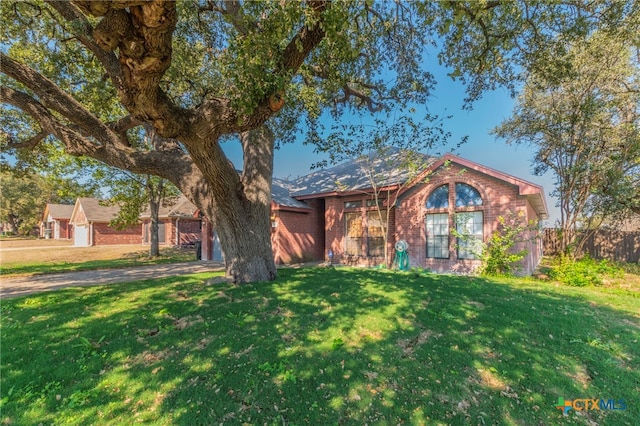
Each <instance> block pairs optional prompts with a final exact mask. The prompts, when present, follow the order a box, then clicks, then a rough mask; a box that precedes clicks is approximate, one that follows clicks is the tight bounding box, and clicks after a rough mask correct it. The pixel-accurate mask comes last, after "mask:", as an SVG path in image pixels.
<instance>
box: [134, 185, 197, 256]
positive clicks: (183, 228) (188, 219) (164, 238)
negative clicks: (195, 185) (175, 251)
mask: <svg viewBox="0 0 640 426" xmlns="http://www.w3.org/2000/svg"><path fill="white" fill-rule="evenodd" d="M197 211H198V208H197V207H196V206H195V205H194V204H193V203H192V202H191V201H189V200H188V199H187V197H185V196H184V195H180V197H178V199H176V200H174V201H173V202H172V203H169V204H167V205H162V206H160V211H159V212H158V239H159V240H160V244H166V245H174V246H190V245H194V244H195V243H196V242H197V241H200V238H201V235H202V220H201V219H200V218H199V217H198V216H197V215H196V212H197ZM140 220H141V221H142V243H143V244H150V240H149V228H150V226H151V219H150V214H149V211H148V210H147V211H145V212H144V213H142V214H141V215H140Z"/></svg>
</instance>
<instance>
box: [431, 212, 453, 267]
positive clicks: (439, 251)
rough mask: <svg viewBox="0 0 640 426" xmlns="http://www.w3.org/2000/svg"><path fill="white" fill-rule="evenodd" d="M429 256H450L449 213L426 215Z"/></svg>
mask: <svg viewBox="0 0 640 426" xmlns="http://www.w3.org/2000/svg"><path fill="white" fill-rule="evenodd" d="M426 231H427V257H428V258H438V259H448V258H449V215H448V214H447V213H441V214H428V215H427V217H426Z"/></svg>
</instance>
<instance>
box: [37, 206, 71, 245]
mask: <svg viewBox="0 0 640 426" xmlns="http://www.w3.org/2000/svg"><path fill="white" fill-rule="evenodd" d="M73 207H74V206H73V204H47V205H46V206H45V208H44V213H43V214H42V221H41V222H40V238H52V239H54V240H69V239H71V236H72V226H71V225H70V224H69V221H70V219H71V213H73Z"/></svg>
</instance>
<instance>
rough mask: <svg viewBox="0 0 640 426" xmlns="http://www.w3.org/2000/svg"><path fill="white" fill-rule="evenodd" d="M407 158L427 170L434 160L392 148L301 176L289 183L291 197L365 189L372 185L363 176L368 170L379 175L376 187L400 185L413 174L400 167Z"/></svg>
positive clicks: (420, 154)
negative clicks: (380, 154)
mask: <svg viewBox="0 0 640 426" xmlns="http://www.w3.org/2000/svg"><path fill="white" fill-rule="evenodd" d="M409 156H412V157H414V158H412V162H414V163H418V164H419V165H421V166H422V167H428V166H429V165H430V164H432V163H433V162H434V161H435V158H434V157H432V156H430V155H426V154H422V153H419V152H416V151H407V150H402V149H399V148H393V147H392V148H389V150H388V152H387V154H386V155H383V156H382V157H381V156H376V157H367V156H362V157H360V158H357V159H354V160H350V161H347V162H345V163H342V164H338V165H337V166H334V167H331V168H328V169H322V170H319V171H317V172H314V173H311V174H308V175H306V176H302V177H301V178H298V179H296V180H294V181H293V182H292V183H291V186H292V193H291V196H293V197H296V198H302V197H304V198H307V197H317V196H320V195H325V194H330V193H338V192H340V193H344V192H352V191H363V190H367V189H370V188H371V186H372V185H371V182H370V180H369V178H368V177H367V172H368V171H374V172H375V173H376V174H377V175H379V176H381V179H380V181H379V182H377V186H378V187H379V188H384V187H389V186H393V185H398V184H402V183H404V182H406V181H407V179H409V178H410V177H411V175H412V174H413V172H412V171H411V170H410V169H408V168H407V167H402V164H403V162H405V161H407V158H408V157H409Z"/></svg>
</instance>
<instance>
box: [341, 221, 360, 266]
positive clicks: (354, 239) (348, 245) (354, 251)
mask: <svg viewBox="0 0 640 426" xmlns="http://www.w3.org/2000/svg"><path fill="white" fill-rule="evenodd" d="M345 218H346V230H345V231H346V232H345V238H344V240H345V253H346V254H348V255H352V256H360V255H362V215H361V214H360V213H359V212H358V213H346V214H345Z"/></svg>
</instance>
